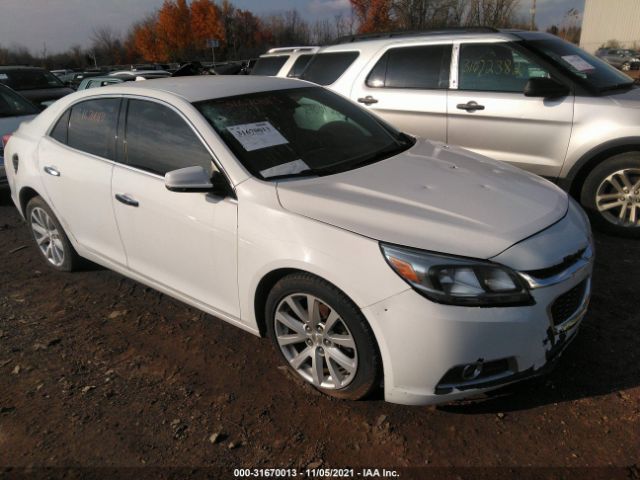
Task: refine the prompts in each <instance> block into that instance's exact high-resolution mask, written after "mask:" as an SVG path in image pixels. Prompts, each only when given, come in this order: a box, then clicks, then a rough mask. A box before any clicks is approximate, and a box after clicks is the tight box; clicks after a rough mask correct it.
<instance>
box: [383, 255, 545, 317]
mask: <svg viewBox="0 0 640 480" xmlns="http://www.w3.org/2000/svg"><path fill="white" fill-rule="evenodd" d="M380 248H381V249H382V253H383V254H384V256H385V258H386V259H387V262H388V263H389V265H390V266H391V268H392V269H393V270H394V271H395V272H396V273H397V274H398V275H400V277H402V279H404V280H405V281H406V282H407V283H408V284H409V285H411V286H412V287H413V288H414V289H415V290H417V291H418V293H420V294H422V295H424V296H425V297H427V298H428V299H430V300H433V301H434V302H438V303H445V304H448V305H461V306H476V307H496V306H516V305H533V303H534V301H533V298H532V297H531V295H530V294H529V291H528V290H527V287H526V285H525V283H524V281H523V280H522V279H521V278H520V276H519V275H518V274H517V273H516V272H514V271H513V270H511V269H509V268H507V267H504V266H501V265H497V264H495V263H491V262H488V261H484V260H473V259H468V258H463V257H452V256H448V255H440V254H433V253H428V252H425V251H422V250H416V249H412V248H407V247H398V246H395V245H385V244H380Z"/></svg>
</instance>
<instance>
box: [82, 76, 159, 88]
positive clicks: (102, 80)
mask: <svg viewBox="0 0 640 480" xmlns="http://www.w3.org/2000/svg"><path fill="white" fill-rule="evenodd" d="M168 76H170V74H169V73H167V72H164V73H156V72H153V73H148V72H118V73H116V74H110V75H108V76H106V77H89V78H85V79H84V80H82V82H81V83H80V85H79V86H78V91H80V90H87V89H89V88H98V87H106V86H108V85H116V84H118V83H123V82H138V81H141V80H153V79H156V78H166V77H168Z"/></svg>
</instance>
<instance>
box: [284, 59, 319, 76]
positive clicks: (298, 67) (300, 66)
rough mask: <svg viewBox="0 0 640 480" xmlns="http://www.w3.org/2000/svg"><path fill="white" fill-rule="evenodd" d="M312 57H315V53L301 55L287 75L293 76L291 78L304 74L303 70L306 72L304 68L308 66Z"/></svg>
mask: <svg viewBox="0 0 640 480" xmlns="http://www.w3.org/2000/svg"><path fill="white" fill-rule="evenodd" d="M312 58H313V54H307V55H300V56H299V57H298V58H297V60H296V61H295V63H294V64H293V67H291V70H289V73H288V74H287V77H291V78H298V77H300V75H302V72H304V69H305V68H307V65H309V61H310V60H311V59H312Z"/></svg>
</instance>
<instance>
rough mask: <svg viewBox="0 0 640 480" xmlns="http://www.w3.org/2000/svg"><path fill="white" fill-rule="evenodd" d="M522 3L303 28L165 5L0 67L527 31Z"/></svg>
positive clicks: (346, 19)
mask: <svg viewBox="0 0 640 480" xmlns="http://www.w3.org/2000/svg"><path fill="white" fill-rule="evenodd" d="M520 1H521V0H350V4H351V10H350V12H347V13H345V14H338V15H336V16H334V17H333V18H323V19H320V20H316V21H315V22H309V21H307V20H305V19H304V18H303V17H302V16H301V15H300V13H299V12H298V11H297V10H290V11H285V12H281V13H277V14H272V15H262V16H258V15H256V14H254V13H253V12H251V11H249V10H244V9H240V8H236V7H235V6H234V5H233V4H232V3H231V2H230V1H229V0H222V1H219V2H216V1H214V0H191V1H189V0H165V1H164V3H163V5H162V6H161V7H160V8H159V9H158V10H156V11H154V12H151V13H150V14H149V15H147V16H146V17H145V18H142V19H140V21H138V22H136V23H135V24H133V26H132V27H131V28H130V29H129V30H128V31H127V32H125V33H124V34H122V33H121V32H118V31H116V30H115V29H114V28H113V27H110V26H101V27H97V28H95V29H94V30H93V34H92V35H91V38H90V39H89V42H88V44H87V46H85V47H83V46H80V45H74V46H72V47H70V48H69V49H68V50H67V51H66V52H62V53H57V54H49V53H48V52H47V51H46V49H43V51H41V52H37V53H32V52H30V51H29V50H27V49H26V48H23V47H11V48H3V47H2V46H1V45H0V64H24V65H27V64H30V65H41V66H44V67H46V68H49V69H53V68H63V67H64V68H87V67H97V66H100V65H125V64H135V63H147V62H154V63H173V62H185V61H192V60H200V61H203V60H210V59H211V58H212V52H211V48H210V47H209V43H208V41H209V40H217V42H218V45H219V46H218V48H216V51H215V55H216V59H217V60H236V59H247V58H252V57H256V56H258V55H260V54H261V53H264V52H265V51H266V50H267V49H269V48H272V47H279V46H292V45H324V44H327V43H330V42H331V41H333V40H334V39H335V38H336V37H341V36H346V35H352V34H355V33H371V32H384V31H392V30H394V31H396V30H399V31H403V30H422V29H428V28H441V27H451V26H456V27H457V26H462V27H473V26H489V27H497V28H504V27H514V28H529V27H530V22H529V21H528V19H527V18H524V17H523V16H522V15H518V13H517V12H518V11H519V10H518V6H519V3H520ZM554 28H555V31H554V33H557V32H558V31H561V32H562V33H564V30H562V28H561V27H560V28H559V27H554ZM576 28H577V27H576V26H575V25H573V24H572V25H571V35H567V36H571V37H572V38H571V40H574V38H573V37H574V36H575V33H576V32H575V30H576ZM565 30H566V29H565ZM578 35H579V31H578Z"/></svg>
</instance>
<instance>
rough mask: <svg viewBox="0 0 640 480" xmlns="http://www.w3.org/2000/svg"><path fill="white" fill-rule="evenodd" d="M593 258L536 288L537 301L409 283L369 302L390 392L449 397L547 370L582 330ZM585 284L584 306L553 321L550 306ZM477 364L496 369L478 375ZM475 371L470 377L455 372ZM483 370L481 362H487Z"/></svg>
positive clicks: (424, 400)
mask: <svg viewBox="0 0 640 480" xmlns="http://www.w3.org/2000/svg"><path fill="white" fill-rule="evenodd" d="M592 270H593V262H592V260H591V261H589V262H588V263H587V264H586V265H585V266H584V267H583V268H582V269H580V270H578V271H576V272H574V274H573V275H572V276H571V277H570V278H568V279H566V280H565V281H563V282H562V283H558V284H555V285H549V286H546V287H542V288H536V289H534V290H532V296H533V297H534V299H535V305H531V306H522V307H503V308H477V307H457V306H450V305H440V304H436V303H433V302H430V301H429V300H427V299H425V298H424V297H422V296H420V295H419V294H418V293H416V292H415V291H413V290H407V291H405V292H403V293H400V294H398V295H396V296H394V297H391V298H388V299H386V300H383V301H382V302H379V303H377V304H375V305H372V306H370V307H367V308H365V309H363V313H364V315H365V316H366V317H367V319H368V320H369V323H370V325H371V326H372V328H373V330H374V333H375V335H376V338H377V339H378V343H379V347H380V351H381V354H382V357H383V365H384V376H385V399H386V400H387V401H389V402H393V403H401V404H406V405H427V404H435V403H445V402H449V401H452V400H456V399H461V398H464V397H468V396H472V395H476V394H480V393H484V392H487V391H489V390H492V389H495V388H499V387H502V386H504V385H507V384H510V383H513V382H516V381H520V380H523V379H525V378H529V377H532V376H536V375H539V374H542V373H544V371H545V370H546V368H548V367H549V366H550V364H551V363H552V362H554V361H555V360H556V359H557V358H558V357H559V356H560V355H561V354H562V352H563V351H564V349H565V348H566V347H567V345H568V344H569V343H570V342H571V341H572V340H573V339H574V338H575V335H576V333H577V331H578V329H579V325H580V323H581V321H582V318H583V317H584V315H585V313H586V310H587V306H588V303H589V297H590V293H591V273H592ZM581 286H583V287H584V288H583V289H582V290H581V291H582V293H581V298H580V299H579V302H578V305H577V308H576V309H575V311H573V312H572V313H571V314H570V315H569V316H568V317H566V318H563V321H562V322H561V323H560V324H558V325H554V322H553V318H552V317H553V314H552V309H551V306H552V305H553V304H554V302H555V301H556V300H557V299H558V298H559V297H563V296H564V295H565V294H568V292H571V291H575V289H576V288H581ZM474 365H476V366H477V365H480V366H481V367H483V366H485V367H489V366H491V368H489V369H488V372H489V374H485V375H483V374H482V373H481V374H480V375H478V376H477V377H474V376H473V372H470V371H469V370H473V366H474ZM463 370H464V371H465V372H466V373H471V375H468V376H467V377H466V378H463V377H461V376H460V375H458V374H457V373H456V372H462V371H463ZM481 370H482V368H481Z"/></svg>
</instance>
